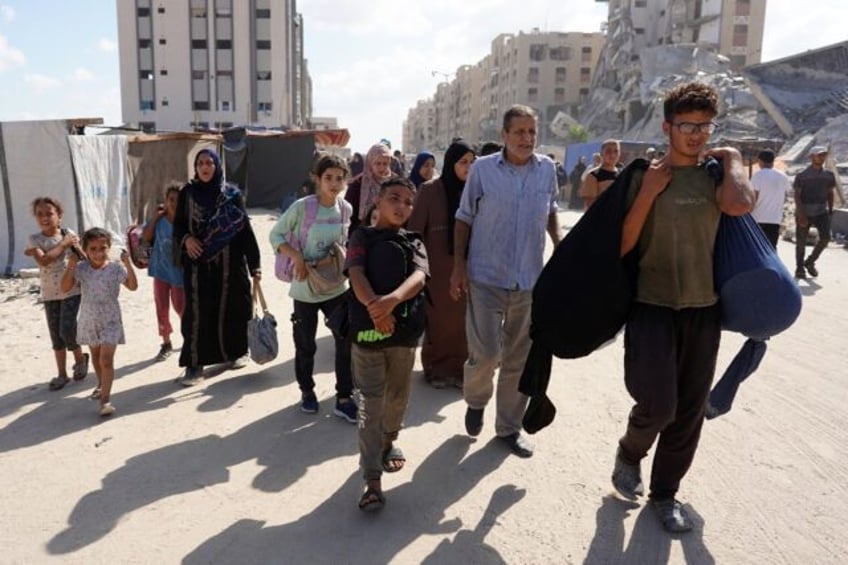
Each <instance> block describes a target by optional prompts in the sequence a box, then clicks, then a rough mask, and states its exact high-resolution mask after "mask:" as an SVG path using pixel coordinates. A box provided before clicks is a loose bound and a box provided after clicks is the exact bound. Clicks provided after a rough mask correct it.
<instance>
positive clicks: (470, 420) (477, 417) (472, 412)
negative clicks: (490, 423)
mask: <svg viewBox="0 0 848 565" xmlns="http://www.w3.org/2000/svg"><path fill="white" fill-rule="evenodd" d="M465 431H466V432H468V435H470V436H471V437H477V436H479V435H480V432H481V431H483V409H482V408H479V409H478V408H468V409H467V410H466V411H465Z"/></svg>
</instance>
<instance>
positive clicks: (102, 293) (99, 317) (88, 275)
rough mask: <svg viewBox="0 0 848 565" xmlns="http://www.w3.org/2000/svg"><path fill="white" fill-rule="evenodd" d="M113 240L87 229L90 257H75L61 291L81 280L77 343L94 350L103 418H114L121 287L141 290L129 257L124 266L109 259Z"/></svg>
mask: <svg viewBox="0 0 848 565" xmlns="http://www.w3.org/2000/svg"><path fill="white" fill-rule="evenodd" d="M111 247H112V237H111V236H110V235H109V232H107V231H106V230H104V229H102V228H92V229H90V230H87V231H86V232H85V233H84V234H83V236H82V248H83V251H85V254H86V255H87V256H88V260H87V261H80V260H79V259H77V258H76V256H74V255H72V256H71V257H70V258H69V259H68V266H67V268H66V269H65V274H64V275H63V276H62V290H67V289H70V288H72V287H73V286H74V284H75V283H76V282H77V281H79V283H80V288H81V290H82V302H81V304H80V310H79V319H78V320H77V341H78V342H79V343H80V344H83V345H88V346H89V348H90V349H91V362H92V364H93V365H94V372H95V373H96V374H97V388H96V389H94V392H93V393H92V395H91V397H92V398H94V399H99V400H100V415H101V416H104V417H105V416H111V415H112V414H113V413H114V412H115V407H114V406H112V404H111V402H109V399H110V395H111V393H112V379H113V377H114V375H115V361H114V360H115V349H116V348H117V346H118V344H120V343H125V341H124V326H123V323H122V321H121V306H120V304H119V303H118V293H119V292H120V290H121V284H123V285H124V286H125V287H127V288H128V289H129V290H135V289H137V288H138V280H137V279H136V276H135V271H134V270H133V267H132V263H130V258H129V254H128V253H127V251H126V250H124V251H122V252H121V263H123V265H121V264H120V263H115V262H112V261H110V260H109V250H110V249H111Z"/></svg>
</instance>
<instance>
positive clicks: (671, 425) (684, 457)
mask: <svg viewBox="0 0 848 565" xmlns="http://www.w3.org/2000/svg"><path fill="white" fill-rule="evenodd" d="M720 338H721V325H720V310H719V307H718V305H715V306H709V307H706V308H685V309H683V310H672V309H671V308H664V307H661V306H651V305H648V304H640V303H634V305H633V308H632V309H631V312H630V316H629V317H628V320H627V329H626V330H625V335H624V382H625V384H626V386H627V391H628V392H629V393H630V396H632V397H633V399H634V400H635V401H636V404H635V405H634V406H633V409H632V410H631V411H630V417H629V421H628V423H627V433H625V434H624V437H622V438H621V440H619V445H620V446H621V457H622V459H623V460H624V462H625V463H630V464H632V465H635V464H637V463H638V462H639V461H640V460H641V459H643V458H644V457H645V455H647V453H648V450H649V449H650V448H651V445H653V443H654V440H656V439H657V436H659V441H658V442H657V449H656V452H655V454H654V464H653V467H652V470H651V493H650V495H651V497H652V498H657V499H663V498H670V497H673V496H674V495H675V494H676V493H677V489H678V488H679V486H680V481H681V479H682V478H683V476H684V475H685V474H686V471H688V470H689V466H690V465H691V464H692V460H693V459H694V457H695V450H696V449H697V448H698V440H699V439H700V436H701V426H702V425H703V423H704V411H705V407H706V401H707V395H708V394H709V392H710V383H711V382H712V378H713V374H714V373H715V366H716V356H717V354H718V345H719V340H720Z"/></svg>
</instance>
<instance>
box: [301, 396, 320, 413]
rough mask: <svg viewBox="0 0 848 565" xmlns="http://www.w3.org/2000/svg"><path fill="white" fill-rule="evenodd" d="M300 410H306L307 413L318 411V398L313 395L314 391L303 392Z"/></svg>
mask: <svg viewBox="0 0 848 565" xmlns="http://www.w3.org/2000/svg"><path fill="white" fill-rule="evenodd" d="M300 411H301V412H306V413H307V414H317V413H318V399H317V398H316V397H315V393H314V392H305V393H303V397H302V398H301V401H300Z"/></svg>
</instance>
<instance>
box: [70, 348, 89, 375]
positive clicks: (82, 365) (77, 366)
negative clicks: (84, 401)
mask: <svg viewBox="0 0 848 565" xmlns="http://www.w3.org/2000/svg"><path fill="white" fill-rule="evenodd" d="M73 375H74V380H75V381H81V380H83V379H84V378H85V377H87V376H88V353H83V354H82V361H80V362H79V363H74V366H73Z"/></svg>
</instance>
